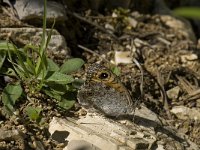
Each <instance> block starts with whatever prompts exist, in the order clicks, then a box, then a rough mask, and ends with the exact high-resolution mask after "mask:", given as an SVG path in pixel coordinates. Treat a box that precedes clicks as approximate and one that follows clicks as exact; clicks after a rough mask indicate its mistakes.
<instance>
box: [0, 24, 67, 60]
mask: <svg viewBox="0 0 200 150" xmlns="http://www.w3.org/2000/svg"><path fill="white" fill-rule="evenodd" d="M47 31H49V30H47ZM41 36H42V28H30V27H22V28H0V39H1V40H7V39H11V40H12V41H13V42H14V43H17V44H18V45H22V46H23V45H26V44H33V45H39V44H40V41H41ZM47 49H48V50H50V51H52V52H53V53H61V54H62V56H66V57H67V56H68V55H69V53H70V51H69V49H68V47H67V45H66V42H65V38H64V37H63V36H62V35H61V34H60V33H59V32H57V30H55V29H54V30H53V31H52V36H51V40H50V42H49V45H48V48H47Z"/></svg>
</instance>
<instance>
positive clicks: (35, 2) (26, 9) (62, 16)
mask: <svg viewBox="0 0 200 150" xmlns="http://www.w3.org/2000/svg"><path fill="white" fill-rule="evenodd" d="M43 6H44V2H43V1H41V0H17V1H15V4H14V8H15V9H16V11H17V13H18V16H19V18H20V20H23V21H25V22H27V21H28V22H29V23H31V22H32V23H35V21H40V22H41V20H42V18H43V9H44V8H43ZM54 19H55V20H56V22H59V21H61V22H64V21H65V20H66V19H67V18H66V13H65V8H64V6H63V5H62V4H60V3H59V2H56V1H48V2H47V21H50V22H53V20H54ZM30 21H31V22H30ZM32 23H31V24H32Z"/></svg>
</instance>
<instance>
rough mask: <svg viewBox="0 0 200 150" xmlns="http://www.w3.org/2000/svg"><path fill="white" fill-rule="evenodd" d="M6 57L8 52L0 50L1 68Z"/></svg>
mask: <svg viewBox="0 0 200 150" xmlns="http://www.w3.org/2000/svg"><path fill="white" fill-rule="evenodd" d="M5 58H6V52H5V51H0V69H1V67H2V66H3V63H4V61H5Z"/></svg>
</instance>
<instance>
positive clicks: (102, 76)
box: [99, 72, 109, 79]
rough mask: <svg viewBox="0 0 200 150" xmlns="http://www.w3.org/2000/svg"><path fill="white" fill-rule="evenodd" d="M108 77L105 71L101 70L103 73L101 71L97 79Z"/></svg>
mask: <svg viewBox="0 0 200 150" xmlns="http://www.w3.org/2000/svg"><path fill="white" fill-rule="evenodd" d="M108 77H109V74H108V73H106V72H103V73H101V74H100V75H99V79H106V78H108Z"/></svg>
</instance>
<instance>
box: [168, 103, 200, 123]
mask: <svg viewBox="0 0 200 150" xmlns="http://www.w3.org/2000/svg"><path fill="white" fill-rule="evenodd" d="M171 112H172V113H173V114H175V115H176V117H178V118H179V119H182V120H186V119H188V118H190V119H194V120H200V109H199V108H188V107H185V106H175V107H173V108H172V109H171Z"/></svg>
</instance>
